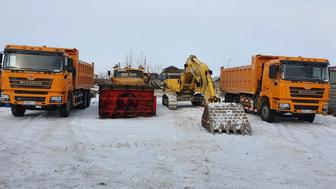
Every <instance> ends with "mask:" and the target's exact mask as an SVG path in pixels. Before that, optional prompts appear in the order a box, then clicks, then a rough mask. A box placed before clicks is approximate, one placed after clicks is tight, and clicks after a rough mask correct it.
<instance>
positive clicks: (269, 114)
mask: <svg viewBox="0 0 336 189" xmlns="http://www.w3.org/2000/svg"><path fill="white" fill-rule="evenodd" d="M260 115H261V119H262V120H263V121H266V122H268V123H273V122H274V120H275V113H274V111H273V110H271V108H270V105H269V102H268V101H267V100H264V101H263V102H262V104H261V109H260Z"/></svg>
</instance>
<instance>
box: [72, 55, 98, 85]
mask: <svg viewBox="0 0 336 189" xmlns="http://www.w3.org/2000/svg"><path fill="white" fill-rule="evenodd" d="M75 69H76V78H75V86H74V88H75V89H81V88H82V89H90V88H91V87H93V83H94V73H93V72H94V70H93V64H89V63H86V62H84V61H81V60H79V61H78V63H77V65H76V67H75Z"/></svg>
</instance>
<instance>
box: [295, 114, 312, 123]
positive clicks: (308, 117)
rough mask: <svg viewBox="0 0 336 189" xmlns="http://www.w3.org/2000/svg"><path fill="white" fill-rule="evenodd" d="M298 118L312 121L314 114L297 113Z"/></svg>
mask: <svg viewBox="0 0 336 189" xmlns="http://www.w3.org/2000/svg"><path fill="white" fill-rule="evenodd" d="M298 118H299V120H302V121H308V122H310V123H313V122H314V120H315V114H302V115H299V117H298Z"/></svg>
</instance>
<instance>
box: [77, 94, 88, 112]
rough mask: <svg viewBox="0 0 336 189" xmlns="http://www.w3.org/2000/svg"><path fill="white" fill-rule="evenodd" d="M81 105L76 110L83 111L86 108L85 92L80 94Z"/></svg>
mask: <svg viewBox="0 0 336 189" xmlns="http://www.w3.org/2000/svg"><path fill="white" fill-rule="evenodd" d="M82 95H83V96H82V103H81V104H79V106H78V108H79V109H85V108H86V106H87V96H86V92H85V91H84V92H82Z"/></svg>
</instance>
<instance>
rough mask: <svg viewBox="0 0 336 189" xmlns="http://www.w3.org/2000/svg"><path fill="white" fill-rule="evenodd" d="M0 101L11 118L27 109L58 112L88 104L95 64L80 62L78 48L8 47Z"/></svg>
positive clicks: (66, 113) (65, 112)
mask: <svg viewBox="0 0 336 189" xmlns="http://www.w3.org/2000/svg"><path fill="white" fill-rule="evenodd" d="M1 57H3V58H1V60H3V61H1V62H2V70H1V71H2V75H1V81H2V86H1V88H2V90H3V91H2V94H1V102H2V103H6V104H10V106H11V110H12V114H13V115H14V116H23V115H24V113H25V110H26V109H30V110H35V109H42V110H50V109H59V111H60V115H61V116H62V117H67V116H68V115H69V113H70V111H71V109H72V108H74V107H78V108H81V109H84V108H87V107H88V106H89V105H90V99H91V96H90V88H91V87H92V86H93V78H94V73H93V71H94V70H93V69H94V65H93V63H92V64H88V63H85V62H83V61H81V60H79V52H78V50H77V49H74V48H73V49H70V48H54V47H46V46H40V47H36V46H19V45H7V46H6V47H5V49H4V51H3V53H2V56H1Z"/></svg>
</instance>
